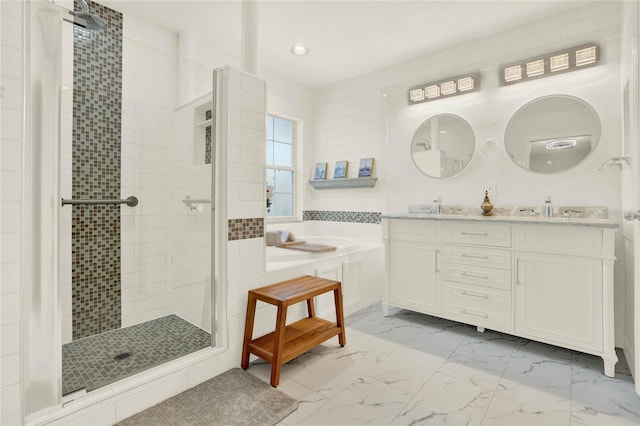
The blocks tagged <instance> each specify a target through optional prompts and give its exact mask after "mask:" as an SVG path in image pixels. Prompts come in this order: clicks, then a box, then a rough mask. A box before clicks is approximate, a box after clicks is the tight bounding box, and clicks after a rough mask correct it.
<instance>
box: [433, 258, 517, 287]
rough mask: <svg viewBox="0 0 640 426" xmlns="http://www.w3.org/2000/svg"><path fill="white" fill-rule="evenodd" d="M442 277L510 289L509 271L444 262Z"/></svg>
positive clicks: (460, 281)
mask: <svg viewBox="0 0 640 426" xmlns="http://www.w3.org/2000/svg"><path fill="white" fill-rule="evenodd" d="M444 279H445V280H448V281H456V282H459V283H467V284H475V285H480V286H483V287H491V288H497V289H500V290H509V291H511V271H510V270H505V269H494V268H485V267H482V266H474V265H462V264H458V263H450V262H445V264H444Z"/></svg>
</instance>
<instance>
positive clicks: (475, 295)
mask: <svg viewBox="0 0 640 426" xmlns="http://www.w3.org/2000/svg"><path fill="white" fill-rule="evenodd" d="M460 294H462V295H463V296H471V297H477V298H480V299H488V298H489V295H488V294H486V293H485V294H476V293H469V292H468V291H466V290H463V291H462V293H460Z"/></svg>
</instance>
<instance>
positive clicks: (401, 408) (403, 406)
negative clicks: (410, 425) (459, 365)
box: [332, 376, 425, 424]
mask: <svg viewBox="0 0 640 426" xmlns="http://www.w3.org/2000/svg"><path fill="white" fill-rule="evenodd" d="M361 378H362V377H358V378H357V379H355V380H354V381H353V382H352V383H350V384H349V385H347V386H346V387H345V389H346V388H348V387H349V386H351V385H352V384H354V383H355V382H356V381H357V380H359V379H361ZM366 378H369V379H371V380H373V381H375V382H377V383H379V384H381V385H383V386H390V387H392V388H393V389H394V390H396V391H398V392H403V393H405V394H407V395H410V396H409V398H408V400H407V402H406V403H405V404H402V406H401V407H400V408H399V409H398V411H397V412H396V414H394V415H393V420H395V419H396V418H397V417H398V416H399V415H400V413H402V411H403V410H404V409H405V407H406V406H407V404H409V403H410V402H411V401H413V399H414V398H415V397H416V395H417V394H418V393H419V392H420V391H418V392H416V393H411V392H407V391H405V390H402V389H398V388H396V387H394V386H391V385H389V384H387V383H385V382H383V381H380V380H378V379H376V378H374V377H370V376H366ZM424 386H425V385H423V386H422V387H421V388H420V390H422V388H423V387H424ZM337 397H338V395H336V396H335V397H334V398H337ZM332 399H333V398H332ZM393 420H392V421H391V423H393ZM391 423H389V424H391Z"/></svg>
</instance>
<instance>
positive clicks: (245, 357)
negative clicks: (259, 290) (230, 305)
mask: <svg viewBox="0 0 640 426" xmlns="http://www.w3.org/2000/svg"><path fill="white" fill-rule="evenodd" d="M256 303H257V300H256V298H255V297H254V296H253V294H251V292H249V299H248V300H247V316H246V318H245V321H244V340H243V341H242V361H241V363H240V366H241V367H242V368H243V369H245V370H246V369H247V368H249V343H251V339H252V338H253V321H254V319H255V317H256Z"/></svg>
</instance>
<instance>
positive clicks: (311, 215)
mask: <svg viewBox="0 0 640 426" xmlns="http://www.w3.org/2000/svg"><path fill="white" fill-rule="evenodd" d="M302 220H324V221H327V222H352V223H376V224H380V223H382V213H380V212H340V211H330V210H304V211H303V212H302Z"/></svg>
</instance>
